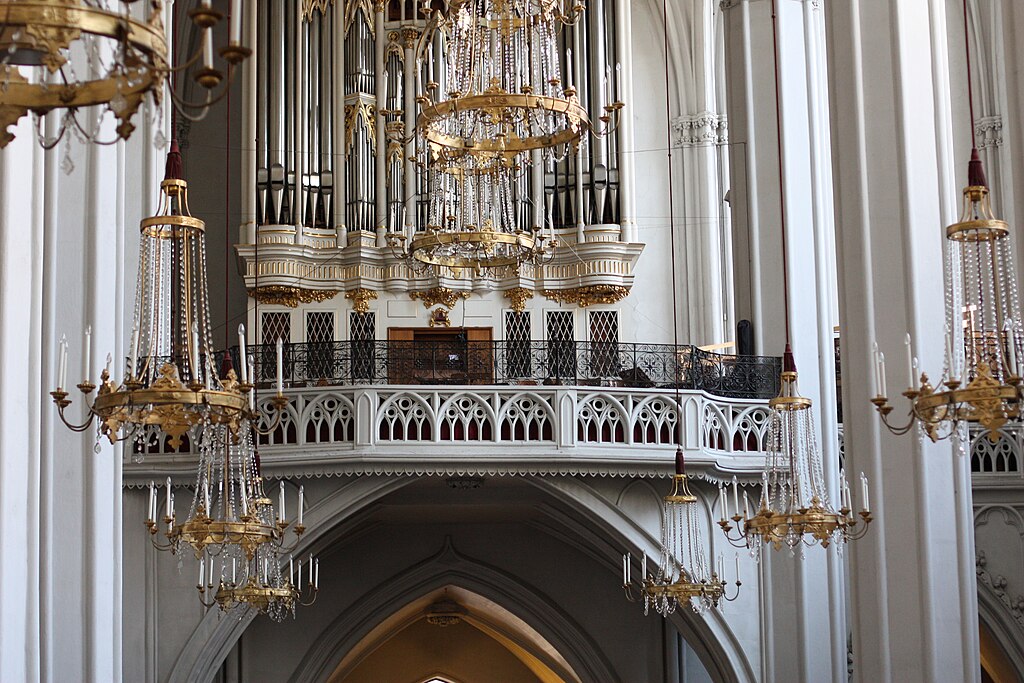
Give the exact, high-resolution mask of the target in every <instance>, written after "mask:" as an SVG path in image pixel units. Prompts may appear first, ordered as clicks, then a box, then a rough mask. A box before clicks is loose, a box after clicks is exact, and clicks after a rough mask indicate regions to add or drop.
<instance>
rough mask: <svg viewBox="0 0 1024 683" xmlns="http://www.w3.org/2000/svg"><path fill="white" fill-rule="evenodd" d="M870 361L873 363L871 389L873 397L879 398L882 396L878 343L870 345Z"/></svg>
mask: <svg viewBox="0 0 1024 683" xmlns="http://www.w3.org/2000/svg"><path fill="white" fill-rule="evenodd" d="M871 360H872V361H874V362H873V363H872V366H873V372H872V373H871V378H872V379H873V380H874V381H873V382H872V387H871V388H872V390H873V391H874V392H875V396H881V395H882V380H881V374H882V373H881V372H880V371H879V369H878V342H872V344H871Z"/></svg>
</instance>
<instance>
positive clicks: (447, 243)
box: [388, 0, 623, 277]
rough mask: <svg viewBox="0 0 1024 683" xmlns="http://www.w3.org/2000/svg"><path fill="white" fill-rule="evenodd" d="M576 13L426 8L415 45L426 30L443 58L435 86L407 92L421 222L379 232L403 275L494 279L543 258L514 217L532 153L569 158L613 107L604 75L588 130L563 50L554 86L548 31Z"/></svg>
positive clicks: (554, 8)
mask: <svg viewBox="0 0 1024 683" xmlns="http://www.w3.org/2000/svg"><path fill="white" fill-rule="evenodd" d="M582 11H583V5H582V4H580V3H578V2H574V1H572V0H569V1H566V0H544V1H542V2H537V1H536V0H456V1H455V2H451V3H449V5H448V8H447V10H446V12H444V13H442V12H433V13H432V17H431V26H430V28H429V29H428V30H427V31H425V32H424V33H423V37H422V38H421V40H427V39H429V37H430V36H431V34H432V33H433V31H434V30H436V31H438V32H439V34H440V40H441V43H442V44H443V51H444V55H445V58H444V60H443V61H442V63H441V64H440V65H439V66H440V80H441V83H436V82H433V81H431V82H429V83H428V84H427V86H426V88H425V89H423V88H422V87H420V88H419V90H420V95H419V96H418V97H417V98H416V101H417V103H418V104H419V106H420V115H419V118H418V120H417V124H416V127H417V132H416V134H415V137H416V138H418V144H417V155H416V159H417V161H418V163H419V166H420V167H421V168H422V169H424V170H426V171H427V172H428V173H429V174H430V176H429V181H428V186H429V188H430V193H429V201H428V204H429V206H428V211H427V214H428V218H427V220H428V225H427V226H426V228H425V230H423V231H422V233H418V234H415V235H404V234H400V233H391V234H389V235H388V244H389V246H390V247H391V249H392V251H393V252H394V253H395V255H396V256H397V257H398V258H402V259H404V260H405V261H406V262H407V263H408V265H409V267H410V268H411V269H412V270H413V272H416V273H423V272H432V273H434V274H438V273H444V274H450V275H452V276H454V277H461V276H462V275H463V274H464V273H468V274H472V275H474V276H476V277H483V276H491V277H506V276H514V275H517V274H518V273H519V269H520V266H521V265H523V264H526V263H530V264H533V265H534V266H537V265H542V264H543V263H546V262H548V261H550V260H551V258H553V255H554V248H555V247H556V246H557V243H556V241H555V240H554V237H553V235H543V234H541V232H540V227H539V226H529V219H528V217H526V216H524V215H522V212H523V211H525V210H526V205H527V202H524V201H523V198H525V197H527V196H528V193H527V190H526V184H527V183H526V177H527V169H528V168H529V167H530V165H531V164H532V163H533V161H534V159H533V158H532V154H533V153H534V151H536V152H538V153H539V158H540V159H543V160H546V161H547V162H548V163H552V162H553V160H554V159H555V158H561V157H563V156H564V155H566V154H568V153H569V152H570V151H577V150H578V148H579V145H580V144H581V141H585V140H586V137H585V136H586V135H587V134H588V133H594V134H599V135H605V134H608V133H610V132H611V131H612V130H613V129H614V124H613V121H612V119H613V117H614V118H616V121H617V116H618V112H619V111H620V110H621V109H622V107H623V104H622V102H620V101H618V100H617V99H616V100H614V101H613V100H612V97H611V92H610V88H609V87H608V85H607V77H606V80H605V88H604V90H603V96H604V104H603V105H602V110H603V113H602V114H601V116H600V117H599V119H600V122H601V124H602V126H601V127H600V128H595V127H594V125H593V124H592V122H591V120H590V117H589V116H588V114H587V111H586V109H585V108H584V107H583V106H582V105H581V104H580V101H579V97H578V95H577V91H576V88H575V87H573V85H572V74H571V69H572V66H571V65H572V51H571V50H566V51H565V59H566V64H567V65H568V68H567V73H566V75H565V80H564V81H563V77H562V73H561V68H560V63H559V60H560V56H559V55H560V50H559V49H558V40H557V38H558V32H559V30H560V28H561V27H562V26H564V25H567V24H572V23H575V22H576V21H577V20H578V19H579V17H580V15H581V14H582ZM425 12H427V13H428V14H430V13H431V12H432V10H430V9H429V7H428V8H427V9H426V10H425ZM421 71H422V69H421V68H420V65H419V64H417V73H421ZM391 113H394V112H391ZM399 142H401V141H399Z"/></svg>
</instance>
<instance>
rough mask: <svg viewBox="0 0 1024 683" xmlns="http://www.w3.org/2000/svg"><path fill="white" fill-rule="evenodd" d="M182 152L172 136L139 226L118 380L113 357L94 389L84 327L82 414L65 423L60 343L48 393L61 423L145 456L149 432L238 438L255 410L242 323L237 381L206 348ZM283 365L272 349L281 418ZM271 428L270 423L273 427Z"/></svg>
mask: <svg viewBox="0 0 1024 683" xmlns="http://www.w3.org/2000/svg"><path fill="white" fill-rule="evenodd" d="M181 175H182V174H181V155H180V153H179V151H178V146H177V143H176V142H173V141H172V143H171V151H170V153H169V154H168V157H167V173H166V178H165V179H164V180H163V182H162V183H161V185H160V206H159V209H158V210H157V214H156V215H155V216H152V217H150V218H144V219H143V220H142V221H141V223H140V231H141V244H140V247H139V276H138V284H137V289H136V298H135V313H134V322H133V327H132V338H131V346H130V348H129V355H128V361H127V368H126V371H125V375H124V379H123V380H121V381H114V380H113V379H112V378H111V377H112V376H111V367H110V364H111V357H110V356H109V355H108V356H107V365H106V367H105V368H104V369H103V371H102V373H101V374H100V377H99V384H98V389H99V390H98V392H97V395H96V397H95V399H94V400H93V401H92V403H91V404H90V403H89V397H90V396H91V394H92V392H93V391H94V390H96V389H97V385H96V384H94V383H93V382H92V381H91V378H92V367H91V360H92V359H91V355H90V336H91V334H90V333H91V330H90V329H89V328H87V329H86V331H85V363H84V366H85V367H84V370H85V371H84V378H83V380H82V381H81V382H80V383H79V384H78V385H77V387H78V390H79V391H80V392H81V394H82V395H83V399H84V402H85V407H86V412H87V417H86V418H85V420H84V421H83V422H81V423H72V422H69V421H68V419H67V417H66V415H65V411H66V409H67V407H68V406H70V405H71V400H70V399H69V398H68V391H67V383H66V382H67V350H68V346H67V342H66V341H65V340H64V339H62V340H61V344H60V358H59V361H58V373H57V388H56V390H54V391H52V392H50V395H51V396H52V397H53V400H54V403H55V404H56V405H57V409H58V413H59V415H60V419H61V421H63V422H64V424H65V425H67V426H68V427H69V428H70V429H72V430H73V431H76V432H83V431H85V430H87V429H89V428H90V427H91V425H92V424H93V422H94V421H95V422H97V423H98V430H97V449H98V447H99V444H98V440H99V438H100V437H101V436H105V437H107V439H108V440H109V441H110V443H115V442H117V441H122V440H125V439H128V438H134V439H135V440H136V444H137V446H138V448H137V450H138V451H140V452H144V451H145V449H146V447H147V445H148V440H149V439H150V438H152V436H153V434H154V431H153V429H149V428H155V429H157V430H159V432H162V433H164V434H166V435H167V436H168V437H169V445H170V447H171V448H172V449H177V448H179V447H180V446H181V441H182V437H183V436H184V435H185V434H186V433H187V432H189V431H190V430H191V429H192V428H193V427H196V426H200V425H202V426H205V425H210V424H216V425H224V426H226V427H228V428H229V430H230V431H231V432H232V434H234V435H236V436H237V435H238V434H239V433H240V431H243V430H242V429H241V426H242V422H243V421H244V420H247V419H250V418H252V417H254V416H255V414H256V413H255V386H254V384H253V383H250V381H249V379H250V373H249V367H250V366H251V360H248V359H247V357H246V353H245V339H244V329H243V328H242V327H239V344H240V348H241V354H240V356H239V357H240V359H241V361H240V363H239V367H240V369H241V378H239V377H238V375H237V374H236V373H235V371H234V370H233V369H231V368H230V363H226V364H225V367H226V371H225V372H224V373H223V374H219V373H218V372H217V363H216V360H215V357H214V353H213V351H212V333H211V326H210V305H209V298H208V295H207V292H208V287H207V281H206V247H205V241H204V231H205V223H204V222H203V221H202V220H200V219H198V218H195V217H193V216H192V215H191V213H190V212H189V207H188V184H187V183H186V182H185V181H184V180H182V179H181ZM281 366H282V363H281V357H280V352H279V353H278V368H277V369H278V381H277V395H276V396H274V398H273V399H272V403H273V406H274V407H275V409H276V411H277V419H278V420H280V417H281V412H282V411H283V410H284V407H285V406H286V405H287V399H286V398H285V397H284V396H283V394H282V383H281V371H282V367H281ZM273 427H275V428H276V424H275V425H274V426H273Z"/></svg>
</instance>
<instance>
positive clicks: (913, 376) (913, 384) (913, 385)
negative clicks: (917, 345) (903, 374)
mask: <svg viewBox="0 0 1024 683" xmlns="http://www.w3.org/2000/svg"><path fill="white" fill-rule="evenodd" d="M911 366H912V369H911V372H910V377H911V379H912V380H913V381H912V382H911V383H910V388H911V389H913V390H914V391H917V378H918V375H919V373H918V372H917V368H918V365H917V358H916V357H915V358H914V362H913V363H911Z"/></svg>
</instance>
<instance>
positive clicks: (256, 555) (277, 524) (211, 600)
mask: <svg viewBox="0 0 1024 683" xmlns="http://www.w3.org/2000/svg"><path fill="white" fill-rule="evenodd" d="M253 431H254V430H253V429H251V428H250V425H249V424H248V423H247V422H246V423H244V424H243V425H242V428H241V429H240V430H239V431H238V433H237V434H236V433H232V431H231V430H230V429H229V428H228V427H227V426H225V425H222V424H210V425H207V426H205V427H204V428H203V429H202V431H201V434H200V438H199V465H198V469H197V474H196V480H195V484H194V488H193V491H192V501H191V503H190V505H189V509H188V512H187V514H186V516H185V519H184V521H181V522H179V521H178V517H177V514H176V512H175V500H174V493H173V491H172V484H171V479H170V477H168V478H167V490H166V492H165V498H164V514H163V518H162V519H161V520H160V521H157V520H158V511H157V506H158V503H159V497H160V496H159V492H158V491H157V488H156V486H155V484H154V483H153V482H150V485H149V508H148V513H147V517H146V527H147V528H148V529H149V533H150V534H151V537H152V542H153V545H154V546H155V547H156V548H157V549H158V550H169V551H170V552H171V553H172V554H178V553H182V552H186V551H188V550H191V551H192V552H193V553H194V555H195V557H196V560H197V561H198V562H199V582H198V584H197V585H196V588H197V589H198V591H199V597H200V600H201V601H202V602H203V604H204V605H206V606H207V607H212V606H213V605H215V604H216V605H218V606H219V607H220V609H222V610H224V611H227V610H230V609H232V608H234V607H237V606H243V605H249V606H252V607H254V608H255V609H256V610H257V611H258V612H259V613H261V614H267V615H269V616H270V617H271V618H273V619H275V620H278V621H279V620H280V619H282V618H283V617H284V616H285V615H286V614H288V613H292V614H294V611H295V607H296V605H298V604H312V601H313V600H315V598H316V592H317V590H318V587H319V576H318V575H317V574H318V566H317V565H318V561H316V560H314V559H313V558H312V557H310V560H309V564H308V567H307V570H308V572H309V579H308V581H307V582H306V590H305V591H304V592H303V591H302V588H301V586H302V583H301V580H300V579H299V577H298V576H297V575H296V572H295V564H294V562H293V560H292V559H291V558H290V557H289V560H288V567H289V570H288V572H287V573H282V564H283V557H284V555H286V554H288V553H290V552H291V551H292V550H293V549H294V547H295V545H297V544H298V541H299V539H300V538H301V537H302V534H303V533H304V532H305V530H306V527H305V526H304V525H303V523H302V513H303V504H304V494H303V489H302V487H301V486H300V487H299V494H298V505H297V508H296V516H295V519H294V522H291V521H288V519H287V505H286V499H285V489H284V483H283V482H282V483H281V485H280V489H279V496H278V505H277V509H276V510H275V509H274V505H273V503H272V501H271V500H270V498H269V496H268V495H267V493H266V491H265V488H264V481H263V478H262V476H261V474H260V469H259V457H258V455H257V453H256V449H255V447H254V444H253V437H252V435H253ZM161 525H162V526H163V528H164V529H165V531H164V536H165V537H166V539H167V540H166V541H160V540H158V539H157V533H158V531H159V530H160V528H161ZM289 528H290V529H291V531H292V533H293V534H294V536H295V538H294V541H293V542H292V543H291V544H290V545H286V544H285V541H284V539H285V533H286V532H287V531H288V530H289ZM300 564H301V563H300ZM301 571H302V567H301V566H300V567H299V572H300V573H301Z"/></svg>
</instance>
